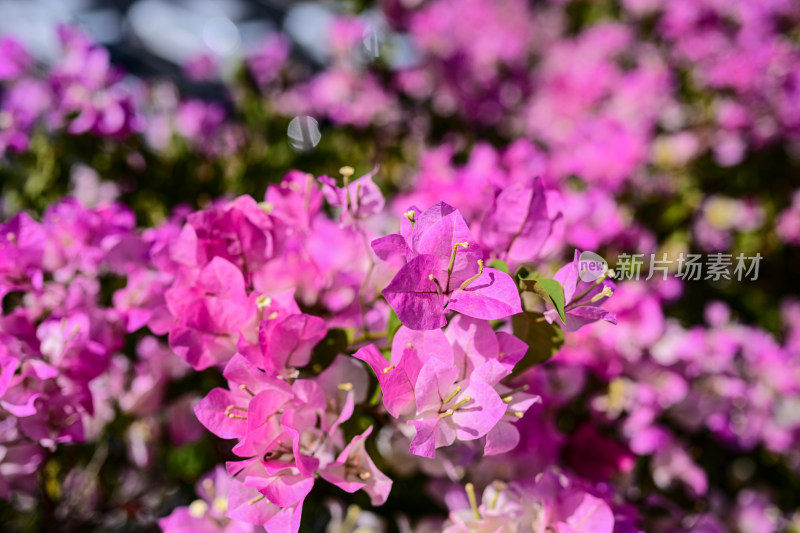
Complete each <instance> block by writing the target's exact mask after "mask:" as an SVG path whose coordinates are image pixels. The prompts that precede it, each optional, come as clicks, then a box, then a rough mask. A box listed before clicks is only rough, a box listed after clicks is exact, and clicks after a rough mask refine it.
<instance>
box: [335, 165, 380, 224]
mask: <svg viewBox="0 0 800 533" xmlns="http://www.w3.org/2000/svg"><path fill="white" fill-rule="evenodd" d="M350 171H352V169H350ZM343 172H345V171H344V170H343ZM377 172H378V169H377V168H375V169H374V170H372V172H369V173H368V174H365V175H364V176H362V177H360V178H358V179H357V180H355V181H352V182H349V183H348V184H347V186H346V187H339V186H337V184H336V180H335V179H333V178H331V177H329V176H321V177H320V178H319V181H320V183H322V193H323V194H324V195H325V199H326V200H327V201H328V203H329V204H330V205H331V206H333V207H339V208H341V215H340V222H341V224H344V225H348V224H351V223H353V222H354V221H358V220H363V219H365V218H368V217H371V216H372V215H375V214H377V213H380V212H381V211H382V210H383V206H384V205H385V203H386V200H385V199H384V198H383V193H381V190H380V188H379V187H378V186H377V185H376V184H375V182H374V181H372V177H373V176H374V175H375V174H376V173H377Z"/></svg>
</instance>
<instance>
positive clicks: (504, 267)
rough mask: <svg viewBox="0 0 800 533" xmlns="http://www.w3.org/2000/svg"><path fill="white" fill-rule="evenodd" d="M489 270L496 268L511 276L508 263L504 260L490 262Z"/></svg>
mask: <svg viewBox="0 0 800 533" xmlns="http://www.w3.org/2000/svg"><path fill="white" fill-rule="evenodd" d="M489 268H496V269H497V270H502V271H503V272H505V273H506V274H508V275H511V271H510V270H509V268H508V263H506V262H505V261H503V260H502V259H492V260H491V261H489Z"/></svg>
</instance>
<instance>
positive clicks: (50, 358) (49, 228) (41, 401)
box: [0, 199, 139, 498]
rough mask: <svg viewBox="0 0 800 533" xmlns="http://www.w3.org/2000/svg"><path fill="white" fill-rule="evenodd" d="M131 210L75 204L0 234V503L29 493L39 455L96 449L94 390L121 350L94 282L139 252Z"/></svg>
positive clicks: (21, 220) (117, 329)
mask: <svg viewBox="0 0 800 533" xmlns="http://www.w3.org/2000/svg"><path fill="white" fill-rule="evenodd" d="M134 226H135V222H134V218H133V216H132V213H131V212H130V210H128V209H127V208H125V207H124V206H121V205H118V204H111V205H107V206H103V207H98V208H94V209H87V208H84V207H82V206H81V205H80V204H78V203H77V202H76V201H74V200H69V199H67V200H64V201H62V202H61V203H59V204H56V205H53V206H51V207H50V208H49V209H48V210H47V211H46V212H45V213H44V216H43V217H42V221H41V222H36V221H35V220H33V219H32V218H31V217H29V216H28V215H26V214H24V213H20V214H18V215H16V216H14V217H13V218H12V219H11V220H9V221H7V222H5V223H4V224H2V225H0V235H1V236H0V252H2V253H1V254H0V258H1V259H0V295H2V296H3V302H4V307H5V309H4V313H3V317H2V321H0V338H2V342H0V346H1V347H0V424H2V428H3V429H2V432H1V433H0V442H1V444H0V446H2V449H3V454H2V458H1V459H0V495H1V496H2V497H4V498H8V497H9V496H10V494H13V493H14V492H16V491H22V492H23V493H34V492H35V490H36V476H37V472H38V470H39V468H40V467H41V465H42V463H43V461H44V460H45V457H46V454H47V452H48V451H52V450H54V449H55V447H56V446H57V445H58V444H61V443H69V442H84V441H85V440H92V439H95V438H96V437H97V436H98V434H99V432H100V430H101V429H102V421H103V419H104V416H105V415H106V414H107V413H105V412H104V411H105V409H104V408H103V407H104V405H103V404H104V403H105V400H106V392H105V391H104V390H103V388H102V387H98V383H99V382H100V380H98V378H100V377H101V376H102V375H103V374H104V373H105V372H107V371H108V369H109V366H110V363H111V359H112V356H113V355H114V354H115V353H116V352H117V350H119V349H120V348H121V347H122V344H123V342H124V337H123V331H124V330H123V327H122V320H121V317H120V316H119V314H118V313H117V311H116V310H115V309H113V307H110V306H108V305H107V304H104V303H103V302H102V301H101V298H100V290H101V280H100V276H102V275H105V274H112V273H119V274H122V273H124V272H125V268H126V265H127V264H128V263H129V261H132V260H135V259H136V257H135V256H136V254H137V252H138V251H139V250H137V249H136V247H131V246H130V244H131V241H132V239H134V238H135V234H134Z"/></svg>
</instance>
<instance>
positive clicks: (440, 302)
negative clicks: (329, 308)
mask: <svg viewBox="0 0 800 533" xmlns="http://www.w3.org/2000/svg"><path fill="white" fill-rule="evenodd" d="M411 213H413V211H412V212H411ZM410 216H411V215H409V217H410ZM413 216H414V221H413V228H412V230H411V231H410V233H406V234H405V235H402V234H401V235H400V237H401V238H400V239H399V238H398V236H397V235H394V236H389V237H383V238H382V239H378V240H376V241H373V249H375V250H376V253H378V254H379V256H383V257H390V256H391V255H394V254H397V253H404V254H405V256H406V260H407V263H406V264H405V265H404V266H403V267H402V268H401V269H400V271H399V272H398V273H397V275H396V276H395V277H394V279H393V280H392V281H391V282H390V283H389V285H388V286H387V287H386V288H385V289H384V290H383V295H384V297H385V298H386V301H387V302H389V305H390V306H391V307H392V309H394V311H395V312H396V313H397V316H398V317H399V318H400V321H401V322H403V324H405V325H406V326H408V327H409V328H411V329H438V328H441V327H443V326H444V325H445V324H447V318H446V313H447V312H448V311H457V312H459V313H462V314H465V315H468V316H473V317H476V318H483V319H486V320H492V319H500V318H505V317H508V316H510V315H513V314H516V313H519V312H521V311H522V306H521V303H520V298H519V293H518V291H517V287H516V284H515V283H514V281H513V280H512V279H511V276H509V275H508V274H506V273H505V272H502V271H500V270H497V269H494V268H484V266H483V259H482V258H483V250H481V248H480V247H479V246H478V244H477V242H476V240H475V238H474V237H473V236H472V233H471V232H470V230H469V227H468V226H467V223H466V222H465V221H464V218H463V217H462V216H461V214H460V213H459V212H458V211H456V210H455V209H454V208H453V207H451V206H449V205H447V204H445V203H444V202H441V203H439V204H436V205H435V206H433V207H431V208H429V209H428V210H426V211H424V212H422V213H420V214H419V216H418V217H417V215H416V214H414V215H413Z"/></svg>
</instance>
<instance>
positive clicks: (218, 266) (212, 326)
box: [165, 256, 257, 370]
mask: <svg viewBox="0 0 800 533" xmlns="http://www.w3.org/2000/svg"><path fill="white" fill-rule="evenodd" d="M165 296H166V301H167V307H168V308H169V311H170V313H172V315H173V316H174V317H175V318H176V322H175V324H174V325H173V326H172V328H171V329H170V332H169V344H170V347H171V348H172V349H173V350H174V351H175V353H177V354H178V355H180V356H181V357H182V358H183V359H185V360H186V361H187V362H188V363H189V364H191V365H192V366H193V367H194V368H195V369H196V370H202V369H204V368H207V367H209V366H212V365H215V364H219V363H224V362H226V361H228V359H230V357H231V356H232V355H233V354H234V353H236V340H237V339H238V337H239V332H240V331H241V330H242V329H244V328H245V326H246V325H247V324H248V323H249V322H251V321H252V320H254V319H255V316H256V310H257V306H256V303H255V297H254V296H255V295H251V296H248V294H247V292H246V290H245V281H244V277H243V276H242V272H241V271H240V270H239V269H238V268H237V267H236V266H235V265H234V264H232V263H231V262H229V261H228V260H226V259H224V258H222V257H218V256H217V257H214V258H213V259H212V260H211V261H210V262H209V263H208V264H207V265H205V266H204V267H203V269H202V270H200V273H199V275H198V276H197V279H196V281H195V282H194V283H193V284H186V285H183V284H177V285H175V286H173V287H172V288H171V289H169V290H168V291H167V292H166V295H165Z"/></svg>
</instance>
